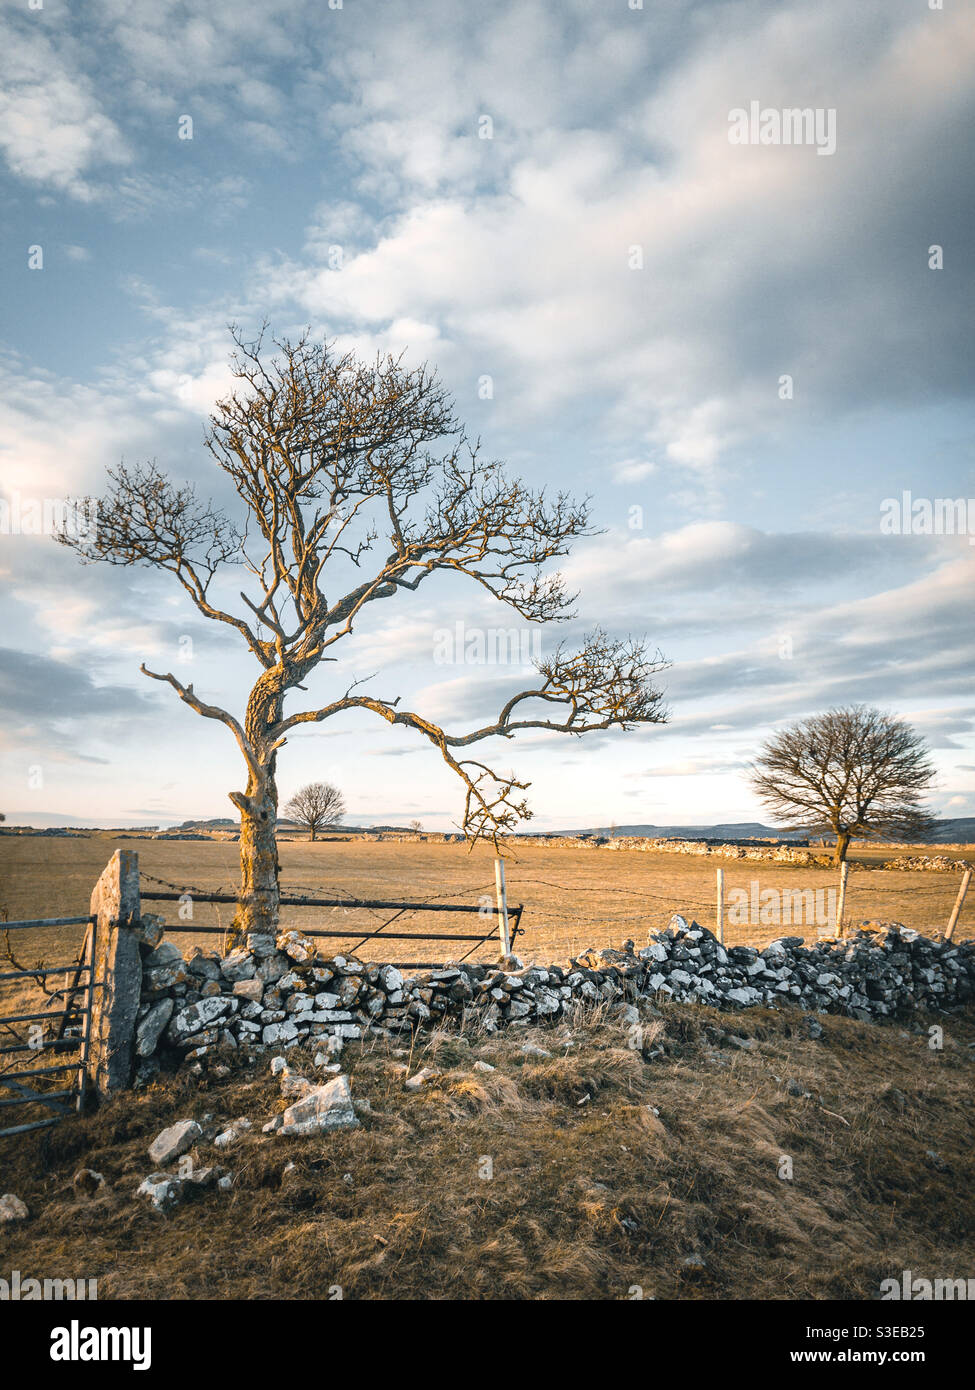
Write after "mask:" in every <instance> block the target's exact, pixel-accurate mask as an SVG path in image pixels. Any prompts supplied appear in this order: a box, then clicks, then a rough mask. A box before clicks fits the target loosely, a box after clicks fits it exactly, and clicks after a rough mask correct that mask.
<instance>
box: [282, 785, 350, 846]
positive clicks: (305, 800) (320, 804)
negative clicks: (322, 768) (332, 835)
mask: <svg viewBox="0 0 975 1390" xmlns="http://www.w3.org/2000/svg"><path fill="white" fill-rule="evenodd" d="M284 814H285V815H286V816H287V817H288V819H289V820H293V821H295V823H296V824H298V825H304V826H307V828H308V831H309V835H310V838H311V839H312V840H314V838H315V836H316V834H317V832H318V831H319V830H328V829H329V828H330V827H331V826H333V825H340V824H341V822H342V817H343V816H344V815H345V802H344V801H343V799H342V793H341V792H340V791H339V789H338V787H333V786H332V785H331V783H330V782H309V783H308V784H307V785H306V786H304V787H301V788H299V790H298V791H296V792H295V794H294V796H293V797H292V798H291V800H290V801H289V802H288V804H287V805H286V806H285V808H284Z"/></svg>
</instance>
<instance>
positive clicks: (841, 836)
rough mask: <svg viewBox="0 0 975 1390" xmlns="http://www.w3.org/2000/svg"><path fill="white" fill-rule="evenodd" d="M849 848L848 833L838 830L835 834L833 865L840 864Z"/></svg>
mask: <svg viewBox="0 0 975 1390" xmlns="http://www.w3.org/2000/svg"><path fill="white" fill-rule="evenodd" d="M849 848H850V832H849V831H848V830H838V831H837V832H836V851H835V853H834V855H833V863H834V864H842V863H843V861H844V859H845V858H846V852H847V850H848V849H849Z"/></svg>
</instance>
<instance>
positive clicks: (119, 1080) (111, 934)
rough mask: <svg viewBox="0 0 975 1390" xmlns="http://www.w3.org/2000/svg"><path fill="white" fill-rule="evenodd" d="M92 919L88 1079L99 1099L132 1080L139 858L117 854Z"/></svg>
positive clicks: (98, 887)
mask: <svg viewBox="0 0 975 1390" xmlns="http://www.w3.org/2000/svg"><path fill="white" fill-rule="evenodd" d="M91 915H92V916H93V917H94V918H96V923H95V927H94V940H95V944H96V950H95V951H94V952H93V953H92V955H93V957H94V958H93V961H92V964H93V965H94V967H95V968H94V971H93V972H92V974H91V975H90V976H89V982H90V983H92V984H93V985H94V984H99V985H101V988H98V989H95V988H92V990H91V994H90V998H91V1000H92V1009H91V1016H90V1018H89V1021H88V1026H89V1029H90V1035H89V1046H88V1077H89V1079H90V1081H91V1083H92V1085H93V1086H94V1087H95V1089H96V1090H97V1091H98V1093H99V1094H100V1095H108V1094H109V1093H110V1092H112V1091H118V1090H122V1089H124V1088H125V1087H126V1086H128V1085H129V1084H130V1082H131V1080H132V1067H133V1060H134V1059H133V1047H134V1043H135V1022H136V1015H137V1013H138V1011H139V997H140V994H141V990H142V956H141V954H140V951H139V941H138V936H137V932H136V928H137V927H138V925H139V918H140V910H139V856H138V855H137V854H136V853H135V852H134V851H133V850H130V849H117V850H116V851H115V853H114V854H113V855H112V857H111V859H110V860H109V861H108V864H107V865H106V867H105V870H104V872H103V873H102V876H101V878H100V879H99V880H98V882H97V883H96V884H95V889H94V892H93V893H92V895H91Z"/></svg>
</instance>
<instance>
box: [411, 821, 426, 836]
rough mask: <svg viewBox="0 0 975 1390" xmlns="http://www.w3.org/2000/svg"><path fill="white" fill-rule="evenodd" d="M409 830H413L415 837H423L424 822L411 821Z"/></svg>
mask: <svg viewBox="0 0 975 1390" xmlns="http://www.w3.org/2000/svg"><path fill="white" fill-rule="evenodd" d="M408 828H409V829H410V830H412V832H413V834H414V835H422V834H423V822H422V821H418V820H411V821H410V824H409V827H408Z"/></svg>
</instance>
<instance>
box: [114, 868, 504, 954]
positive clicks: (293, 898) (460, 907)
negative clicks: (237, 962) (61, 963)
mask: <svg viewBox="0 0 975 1390" xmlns="http://www.w3.org/2000/svg"><path fill="white" fill-rule="evenodd" d="M139 891H140V897H141V898H142V899H144V900H145V901H147V902H185V901H186V899H187V898H190V899H192V901H193V902H194V903H231V904H236V903H237V902H238V901H239V899H238V897H237V895H236V894H234V893H223V892H214V893H206V892H198V891H196V890H190V889H185V890H183V891H182V892H179V891H174V890H173V889H171V888H169V889H166V888H152V887H147V888H141V887H140V890H139ZM278 902H279V905H280V906H281V907H330V908H337V907H341V908H344V909H346V910H347V911H352V910H354V909H356V908H361V909H363V910H366V911H376V910H380V911H392V912H393V913H394V914H395V915H394V918H393V919H392V920H395V917H399V916H401V915H402V913H404V912H462V913H476V914H477V915H478V916H479V917H484V916H485V915H486V912H485V908H484V907H483V905H481V904H476V905H475V904H472V903H440V902H430V901H428V902H412V901H404V900H399V899H397V900H391V899H388V898H320V897H308V896H306V895H298V894H292V893H283V894H281V896H280V898H279V899H278ZM524 910H525V907H524V903H518V904H517V905H515V906H513V907H509V905H508V902H507V894H506V890H505V885H504V874H503V872H502V873H501V874H500V875H499V876H498V878H497V902H496V907H495V909H493V910H492V911H493V912H496V914H497V927H496V928H495V926H493V925H492V927H491V929H490V930H489V931H486V932H431V931H420V932H403V931H390V930H387V928H388V925H389V924H388V923H383V924H382V925H381V926H379V927H377V928H376V930H375V931H359V930H352V931H349V930H348V929H346V930H344V931H336V930H334V929H332V928H327V927H302V928H301V931H302V933H303V935H305V936H311V937H327V938H332V939H333V940H338V941H349V940H352V939H355V940H356V943H357V944H356V946H355V947H354V948H353V949H355V950H358V949H360V947H362V946H364V945H365V943H366V942H367V941H374V940H377V939H380V938H382V939H383V940H386V941H457V942H462V943H464V944H465V945H466V944H467V943H468V942H473V943H474V944H473V946H472V947H471V949H470V950H469V951H468V952H467V953H466V955H472V954H473V952H474V951H476V950H477V948H478V946H483V945H486V944H487V942H489V941H491V940H493V939H494V937H495V932H496V931H497V935H498V937H499V939H500V943H501V949H502V954H504V955H510V953H511V950H512V944H513V942H514V940H515V938H516V937H517V935H518V933H519V932H520V931H521V930H522V928H521V916H522V913H523V912H524ZM164 930H165V931H170V932H187V933H191V934H197V935H211V936H212V935H223V932H224V928H222V927H220V926H195V925H189V924H187V923H182V922H179V923H167V924H166V925H165V927H164ZM464 959H466V956H465V957H464ZM387 963H388V964H390V965H395V966H396V967H397V968H403V967H406V968H410V969H414V970H431V969H436V968H437V966H439V965H441V964H443V962H442V961H413V960H411V961H389V962H387Z"/></svg>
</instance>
